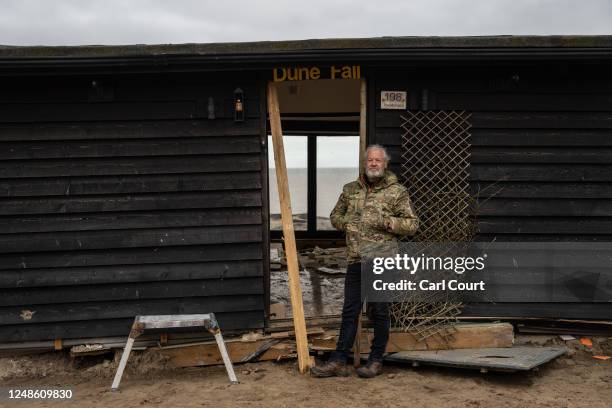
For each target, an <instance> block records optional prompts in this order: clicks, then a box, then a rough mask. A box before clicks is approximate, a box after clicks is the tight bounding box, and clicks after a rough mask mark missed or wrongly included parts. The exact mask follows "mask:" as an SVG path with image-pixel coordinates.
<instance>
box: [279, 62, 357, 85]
mask: <svg viewBox="0 0 612 408" xmlns="http://www.w3.org/2000/svg"><path fill="white" fill-rule="evenodd" d="M272 76H273V78H274V82H283V81H309V80H317V79H360V78H361V66H359V65H341V66H339V65H332V66H331V67H277V68H274V69H273V70H272Z"/></svg>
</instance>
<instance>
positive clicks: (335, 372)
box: [310, 361, 350, 378]
mask: <svg viewBox="0 0 612 408" xmlns="http://www.w3.org/2000/svg"><path fill="white" fill-rule="evenodd" d="M349 374H350V373H349V370H348V367H347V366H346V364H345V363H341V362H339V361H328V362H327V363H325V364H323V365H322V366H321V367H311V368H310V375H311V376H312V377H317V378H326V377H348V376H349Z"/></svg>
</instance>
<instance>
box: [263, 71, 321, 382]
mask: <svg viewBox="0 0 612 408" xmlns="http://www.w3.org/2000/svg"><path fill="white" fill-rule="evenodd" d="M268 114H269V115H270V130H271V132H272V144H273V146H274V163H275V164H276V183H277V185H278V197H279V199H280V209H281V221H282V224H283V237H284V240H285V256H286V257H287V271H288V274H289V293H290V295H291V309H292V312H293V326H294V328H295V342H296V346H297V353H298V366H299V370H300V373H302V374H303V373H305V372H307V371H308V368H309V367H310V365H311V360H310V357H309V355H308V339H307V337H306V320H305V318H304V304H303V303H302V289H301V287H300V272H299V269H298V260H297V248H296V245H295V232H294V230H293V214H292V211H291V197H290V196H289V181H288V179H287V164H286V162H285V148H284V147H283V130H282V127H281V119H280V108H279V105H278V93H277V90H276V86H275V84H274V83H273V82H270V83H269V84H268Z"/></svg>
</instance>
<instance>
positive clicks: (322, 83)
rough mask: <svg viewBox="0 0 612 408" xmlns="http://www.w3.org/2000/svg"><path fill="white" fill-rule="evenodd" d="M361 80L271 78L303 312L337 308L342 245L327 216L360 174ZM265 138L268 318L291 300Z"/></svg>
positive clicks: (336, 310)
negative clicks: (345, 187)
mask: <svg viewBox="0 0 612 408" xmlns="http://www.w3.org/2000/svg"><path fill="white" fill-rule="evenodd" d="M361 86H362V85H361V80H359V79H357V80H355V79H349V80H317V81H291V82H282V83H277V87H278V88H277V89H278V99H279V106H280V112H281V122H282V128H283V144H284V147H285V159H286V164H287V178H288V181H289V191H290V196H291V205H292V213H293V224H294V230H295V235H296V240H297V243H298V252H299V257H298V258H299V262H300V265H299V266H300V280H301V286H302V295H303V296H302V297H303V302H304V312H305V315H306V317H314V316H328V315H336V314H339V313H340V311H341V308H342V300H343V293H342V288H343V287H344V273H345V269H346V252H345V248H344V238H343V235H342V233H341V232H339V231H336V230H335V229H334V228H333V226H332V225H331V222H330V219H329V216H330V212H331V210H332V209H333V207H334V205H335V204H336V202H337V200H338V197H339V196H340V193H341V191H342V187H343V185H344V184H346V183H348V182H350V181H353V180H355V179H357V177H358V175H359V150H360V111H361V104H362V101H361ZM268 145H269V146H270V149H269V150H270V154H269V161H268V163H269V191H270V200H269V203H270V237H271V259H270V269H271V272H270V286H271V287H270V294H271V303H272V310H271V316H272V317H273V318H274V317H275V315H276V316H277V317H282V316H283V315H286V316H289V315H290V313H291V311H290V307H291V306H290V301H289V290H288V287H287V273H286V264H285V263H284V257H283V251H282V231H281V229H282V225H281V216H280V206H279V197H278V190H277V185H276V173H275V170H276V169H275V165H274V157H273V154H272V153H271V151H272V141H271V136H269V137H268Z"/></svg>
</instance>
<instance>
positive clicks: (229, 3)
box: [0, 0, 612, 45]
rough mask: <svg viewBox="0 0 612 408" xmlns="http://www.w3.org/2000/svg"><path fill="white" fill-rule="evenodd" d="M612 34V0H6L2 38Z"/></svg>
mask: <svg viewBox="0 0 612 408" xmlns="http://www.w3.org/2000/svg"><path fill="white" fill-rule="evenodd" d="M495 34H537V35H549V34H612V1H609V0H581V1H578V0H558V1H553V0H463V1H459V0H420V1H419V0H388V1H384V0H378V1H374V0H368V1H358V0H340V1H334V0H308V1H304V0H302V1H300V0H292V1H280V0H263V1H257V0H246V1H245V0H226V1H223V0H215V1H209V0H104V1H99V0H92V1H87V0H0V44H4V45H77V44H157V43H187V42H199V43H206V42H228V41H229V42H231V41H263V40H291V39H307V38H330V37H332V38H333V37H378V36H404V35H495Z"/></svg>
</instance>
